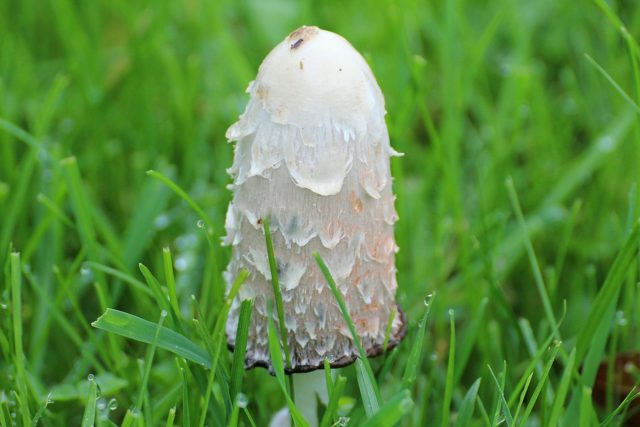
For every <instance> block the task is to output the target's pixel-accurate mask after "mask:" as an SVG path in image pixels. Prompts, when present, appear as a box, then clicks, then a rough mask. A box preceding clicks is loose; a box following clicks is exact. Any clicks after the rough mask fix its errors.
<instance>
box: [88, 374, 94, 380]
mask: <svg viewBox="0 0 640 427" xmlns="http://www.w3.org/2000/svg"><path fill="white" fill-rule="evenodd" d="M87 379H88V380H89V381H93V380H95V379H96V377H95V376H94V375H93V374H89V375H87Z"/></svg>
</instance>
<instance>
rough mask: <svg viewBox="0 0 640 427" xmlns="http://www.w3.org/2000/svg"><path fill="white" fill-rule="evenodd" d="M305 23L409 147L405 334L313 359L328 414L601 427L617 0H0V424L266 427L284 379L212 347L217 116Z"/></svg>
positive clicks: (634, 28)
mask: <svg viewBox="0 0 640 427" xmlns="http://www.w3.org/2000/svg"><path fill="white" fill-rule="evenodd" d="M303 24H308V25H318V26H320V27H321V28H324V29H327V30H331V31H334V32H337V33H339V34H341V35H342V36H344V37H345V38H347V39H348V40H349V41H350V42H351V43H352V44H353V45H354V46H355V47H356V49H358V50H359V51H360V52H361V53H362V54H363V56H364V57H365V58H366V60H367V62H368V63H369V65H370V67H371V69H372V70H373V72H374V74H375V76H376V78H377V80H378V83H379V85H380V87H381V89H382V91H383V93H384V95H385V99H386V110H387V115H386V121H387V126H388V128H389V133H390V139H391V143H392V145H393V147H394V148H395V149H396V150H397V151H400V152H403V153H404V154H405V155H404V157H397V158H393V159H392V165H391V166H392V173H393V176H394V184H393V185H394V191H395V193H396V194H397V202H396V208H397V211H398V213H399V217H400V220H399V221H398V222H397V224H396V228H395V235H396V240H397V244H398V246H399V247H400V251H399V252H398V254H397V256H396V263H397V269H398V272H397V277H398V283H399V288H398V293H397V300H398V302H399V304H400V305H401V306H402V307H403V309H404V311H405V312H406V314H407V317H408V322H409V328H408V332H407V337H406V338H405V340H404V341H403V342H402V343H401V344H400V345H399V346H398V347H397V348H395V349H394V350H393V351H391V352H390V353H388V354H387V355H386V356H382V357H378V358H375V359H370V360H369V363H370V366H371V371H372V376H367V375H366V372H367V371H366V369H363V368H362V366H365V364H362V363H361V364H359V365H358V366H359V367H356V365H351V366H349V367H346V368H343V369H341V370H340V371H338V372H336V373H334V377H333V379H332V380H331V381H330V382H331V383H332V384H333V386H334V387H333V390H332V393H331V394H332V396H331V400H332V401H331V403H330V405H329V406H330V407H331V408H330V409H329V410H328V411H327V413H326V416H325V417H324V422H325V423H324V425H339V426H346V425H348V426H392V425H396V424H397V425H402V426H405V425H406V426H441V427H447V426H453V425H455V426H497V425H503V426H556V425H562V426H578V425H579V426H597V425H609V426H616V425H620V426H621V425H624V424H623V423H624V420H625V418H629V417H631V416H633V413H634V411H635V412H638V411H640V409H638V408H639V407H640V405H637V406H634V405H636V402H634V401H633V400H634V398H635V397H637V394H636V393H637V391H636V389H634V388H633V386H634V385H638V383H639V382H640V369H639V368H638V367H637V366H635V367H634V366H633V365H632V364H631V363H628V364H626V365H625V364H624V363H623V362H621V363H618V365H619V368H615V367H614V365H615V361H616V360H623V359H621V357H625V356H624V355H626V357H630V358H631V359H632V358H633V357H636V358H638V357H639V356H637V354H638V353H637V352H638V350H640V329H639V321H640V319H639V317H640V249H639V248H640V246H639V242H640V225H639V224H640V223H639V222H638V221H639V217H640V122H639V121H638V114H639V113H640V107H639V105H638V104H639V103H640V46H639V45H638V42H637V41H636V40H640V7H638V6H637V5H636V2H635V1H634V0H611V1H607V0H594V1H583V2H579V1H575V0H536V1H525V0H497V1H487V0H480V1H471V0H439V1H436V0H399V1H384V0H372V1H369V2H355V1H338V0H327V1H322V2H320V1H316V2H314V1H311V0H304V1H294V0H274V1H259V0H238V1H234V0H210V1H203V0H183V1H169V0H158V1H154V2H151V1H139V2H133V1H125V0H94V1H73V0H0V266H1V267H2V270H1V272H0V427H5V426H11V425H20V426H22V425H40V426H76V425H82V426H91V425H94V424H95V425H96V426H111V425H119V426H120V425H124V426H139V425H140V426H141V425H149V426H151V425H183V426H204V425H208V426H218V425H220V426H222V425H230V426H236V425H238V426H252V425H256V426H267V425H268V423H269V420H270V419H271V417H272V416H273V414H274V413H276V412H277V411H278V410H280V409H282V408H283V407H285V406H286V405H287V397H286V396H287V395H288V394H289V392H288V391H286V390H287V389H288V387H289V383H288V381H287V378H286V377H284V376H281V375H277V376H272V375H270V374H269V373H268V372H267V371H266V370H265V369H262V368H256V369H252V370H249V371H244V369H242V355H241V354H236V355H235V356H236V358H237V359H238V360H236V361H235V362H234V353H232V352H230V351H228V350H227V348H226V342H225V339H226V338H225V336H224V333H221V331H223V329H224V328H223V326H224V322H225V320H226V312H227V310H228V301H227V299H226V295H225V285H224V282H223V279H222V272H223V271H224V269H225V267H226V265H227V263H228V261H229V256H230V250H229V248H228V247H222V246H220V238H221V237H222V236H223V235H224V220H225V212H226V209H227V205H228V203H229V200H230V199H231V193H230V192H229V191H228V190H227V188H226V186H227V185H228V184H229V183H230V182H231V178H230V177H229V175H228V174H227V172H226V169H227V168H229V167H230V166H231V163H232V159H233V146H232V145H231V144H228V143H227V141H226V139H225V131H226V129H227V128H228V127H229V126H230V125H231V124H232V123H233V122H235V121H236V120H237V118H238V116H239V114H241V113H242V112H243V110H244V106H245V105H246V102H247V101H248V95H247V94H246V93H245V89H246V88H247V85H248V84H249V82H250V81H251V80H252V79H253V78H254V77H255V75H256V72H257V69H258V66H259V64H260V63H261V61H262V59H263V58H264V57H265V55H266V54H267V53H268V52H269V51H270V50H271V48H272V47H273V46H275V45H276V44H277V43H279V42H280V41H281V40H283V39H284V38H285V37H286V36H287V35H288V34H289V33H290V32H291V31H293V30H294V29H296V28H298V27H299V26H301V25H303ZM275 255H276V257H277V253H276V254H275ZM327 286H329V285H327ZM105 313H106V314H105ZM103 314H105V315H104V316H103V317H101V318H100V320H99V321H98V322H96V320H97V319H98V318H99V317H100V316H102V315H103ZM94 322H95V323H94ZM273 332H274V333H275V329H274V331H273ZM276 334H277V333H276ZM273 336H277V335H272V337H273ZM273 343H275V344H276V345H278V342H277V341H275V342H273ZM634 351H635V353H633V352H634ZM624 360H626V359H624ZM601 364H604V365H603V366H604V368H603V369H601V371H600V374H599V375H597V373H598V370H599V367H600V365H601ZM607 366H608V368H607ZM212 367H213V369H212ZM623 368H624V369H623ZM614 371H620V372H622V371H624V372H626V374H625V375H621V374H620V375H614ZM607 373H608V375H607ZM329 378H331V377H330V376H329ZM341 378H344V379H341ZM334 391H335V392H334ZM294 407H295V406H294ZM294 412H295V410H294ZM319 415H320V417H323V416H324V415H325V410H324V407H322V408H321V410H320V414H319ZM638 417H640V415H638ZM636 422H637V423H640V420H639V419H638V418H636ZM628 425H640V424H633V422H631V421H630V422H629V424H628Z"/></svg>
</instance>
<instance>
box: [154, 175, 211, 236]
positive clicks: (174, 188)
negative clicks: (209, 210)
mask: <svg viewBox="0 0 640 427" xmlns="http://www.w3.org/2000/svg"><path fill="white" fill-rule="evenodd" d="M147 175H148V176H150V177H152V178H155V179H157V180H159V181H160V182H162V183H163V184H164V185H166V186H167V187H169V189H171V191H173V192H174V193H176V195H178V197H180V198H181V199H182V200H184V201H185V202H187V204H189V206H191V209H193V210H194V211H195V213H196V214H198V216H199V217H200V219H201V220H202V221H204V222H205V224H206V225H207V232H208V233H213V230H215V228H214V227H213V223H212V222H211V220H210V219H209V216H208V215H207V214H206V213H205V212H204V210H203V209H202V208H201V207H200V205H198V204H197V203H196V202H195V200H193V199H192V198H191V196H189V195H188V194H187V192H186V191H184V190H183V189H182V188H180V187H179V186H178V184H176V183H175V182H173V181H172V180H171V179H170V178H168V177H166V176H165V175H163V174H161V173H160V172H157V171H154V170H149V171H147Z"/></svg>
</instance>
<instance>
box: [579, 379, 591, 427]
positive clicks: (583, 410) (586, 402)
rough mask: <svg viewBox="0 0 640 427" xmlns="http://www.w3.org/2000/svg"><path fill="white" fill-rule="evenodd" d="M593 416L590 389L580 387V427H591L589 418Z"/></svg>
mask: <svg viewBox="0 0 640 427" xmlns="http://www.w3.org/2000/svg"><path fill="white" fill-rule="evenodd" d="M592 415H593V401H592V400H591V388H589V387H582V398H581V400H580V421H579V426H580V427H589V426H591V425H592V423H591V419H592V418H591V417H592Z"/></svg>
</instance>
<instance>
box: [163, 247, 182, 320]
mask: <svg viewBox="0 0 640 427" xmlns="http://www.w3.org/2000/svg"><path fill="white" fill-rule="evenodd" d="M162 265H163V266H164V280H165V281H166V282H167V289H168V291H169V302H170V303H171V307H172V308H173V312H174V315H175V316H176V317H177V318H179V319H181V318H182V315H181V313H180V303H179V302H178V294H177V292H176V279H175V277H174V276H173V260H172V259H171V249H169V248H168V247H164V248H162Z"/></svg>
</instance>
